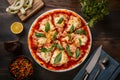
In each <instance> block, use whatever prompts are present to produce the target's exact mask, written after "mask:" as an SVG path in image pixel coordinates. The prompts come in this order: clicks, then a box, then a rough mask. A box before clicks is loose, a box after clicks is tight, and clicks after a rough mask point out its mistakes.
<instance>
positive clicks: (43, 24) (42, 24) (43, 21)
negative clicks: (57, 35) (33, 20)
mask: <svg viewBox="0 0 120 80" xmlns="http://www.w3.org/2000/svg"><path fill="white" fill-rule="evenodd" d="M51 20H52V17H51V16H49V17H48V18H45V19H43V20H42V21H41V23H40V29H41V30H42V31H45V25H46V23H47V22H49V24H50V30H54V29H55V28H54V26H53V24H52V22H51Z"/></svg>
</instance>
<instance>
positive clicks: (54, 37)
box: [52, 32, 57, 40]
mask: <svg viewBox="0 0 120 80" xmlns="http://www.w3.org/2000/svg"><path fill="white" fill-rule="evenodd" d="M56 38H57V32H54V34H53V36H52V40H54V39H56Z"/></svg>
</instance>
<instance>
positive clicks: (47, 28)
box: [45, 22, 50, 32]
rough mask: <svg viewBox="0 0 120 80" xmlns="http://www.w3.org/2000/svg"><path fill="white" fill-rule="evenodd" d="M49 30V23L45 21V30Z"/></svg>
mask: <svg viewBox="0 0 120 80" xmlns="http://www.w3.org/2000/svg"><path fill="white" fill-rule="evenodd" d="M49 30H50V23H49V22H47V23H46V25H45V31H46V32H48V31H49Z"/></svg>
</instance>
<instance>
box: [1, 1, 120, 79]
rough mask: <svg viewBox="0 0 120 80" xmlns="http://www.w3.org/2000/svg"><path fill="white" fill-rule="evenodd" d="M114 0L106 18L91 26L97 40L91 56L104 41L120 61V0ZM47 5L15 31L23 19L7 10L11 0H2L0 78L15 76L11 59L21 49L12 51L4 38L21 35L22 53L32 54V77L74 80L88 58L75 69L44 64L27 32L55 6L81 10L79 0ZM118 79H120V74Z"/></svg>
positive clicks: (93, 45) (107, 49) (93, 43)
mask: <svg viewBox="0 0 120 80" xmlns="http://www.w3.org/2000/svg"><path fill="white" fill-rule="evenodd" d="M109 1H110V14H109V15H108V16H106V17H105V18H104V20H102V21H100V22H99V23H97V24H96V25H95V26H94V28H90V29H91V33H92V37H93V42H92V48H91V51H90V54H89V56H90V55H91V53H92V52H93V50H94V49H95V48H96V47H98V46H99V45H100V44H102V45H103V49H104V50H105V51H106V52H108V54H109V55H110V56H111V57H113V58H114V59H115V60H117V61H118V62H120V0H109ZM44 2H45V6H44V7H43V8H42V9H41V10H40V11H39V12H38V13H36V14H35V15H33V16H32V17H30V18H29V19H28V20H27V21H25V22H23V25H24V31H23V33H22V34H21V35H14V34H13V33H12V32H11V31H10V25H11V24H12V23H13V22H15V21H19V22H21V21H20V19H19V18H18V16H17V15H11V14H8V13H6V11H5V9H6V7H8V6H9V4H8V2H7V0H0V80H13V77H12V76H11V75H10V73H9V63H10V62H11V60H12V59H14V58H15V57H16V56H18V55H19V54H18V53H9V52H7V51H6V50H5V49H4V46H3V42H4V41H9V40H14V39H16V38H20V42H21V43H22V47H23V49H22V51H21V55H25V56H28V57H29V58H30V59H31V60H32V61H33V64H34V75H33V76H32V78H31V79H30V80H72V79H73V78H74V76H75V75H76V74H77V73H78V71H79V70H80V69H81V67H82V66H83V65H84V63H85V62H86V61H87V59H88V58H89V56H88V57H87V59H86V60H85V62H84V63H83V64H82V65H80V66H79V67H77V68H75V69H74V70H71V71H68V72H63V73H55V72H50V71H47V70H45V69H43V68H42V67H40V66H39V65H38V64H37V63H36V62H35V61H34V60H33V58H32V56H31V55H30V52H29V49H28V45H27V35H28V31H29V28H30V25H31V24H32V22H33V21H34V20H35V19H36V18H37V17H38V16H39V15H40V14H42V13H44V12H45V11H48V10H50V9H54V8H66V9H70V10H73V11H75V12H76V13H78V14H80V15H82V14H81V10H80V9H81V6H80V4H79V0H44ZM116 80H120V75H119V76H118V77H117V79H116Z"/></svg>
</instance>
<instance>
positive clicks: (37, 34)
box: [35, 32, 46, 38]
mask: <svg viewBox="0 0 120 80" xmlns="http://www.w3.org/2000/svg"><path fill="white" fill-rule="evenodd" d="M35 36H36V37H38V38H40V37H46V36H45V34H43V33H37V32H35Z"/></svg>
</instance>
